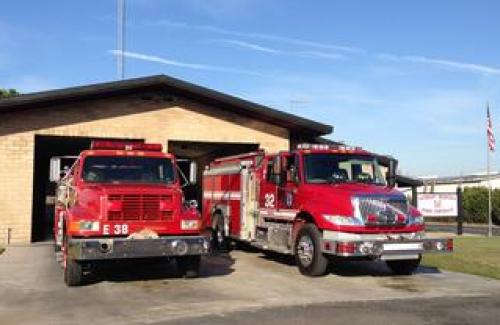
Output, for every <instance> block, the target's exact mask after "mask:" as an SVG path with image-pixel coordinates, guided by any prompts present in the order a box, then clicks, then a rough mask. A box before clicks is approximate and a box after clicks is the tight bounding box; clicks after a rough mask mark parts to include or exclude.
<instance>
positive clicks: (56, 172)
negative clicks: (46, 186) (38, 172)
mask: <svg viewBox="0 0 500 325" xmlns="http://www.w3.org/2000/svg"><path fill="white" fill-rule="evenodd" d="M49 180H50V181H51V182H54V183H57V182H59V181H60V180H61V158H60V157H53V158H50V173H49Z"/></svg>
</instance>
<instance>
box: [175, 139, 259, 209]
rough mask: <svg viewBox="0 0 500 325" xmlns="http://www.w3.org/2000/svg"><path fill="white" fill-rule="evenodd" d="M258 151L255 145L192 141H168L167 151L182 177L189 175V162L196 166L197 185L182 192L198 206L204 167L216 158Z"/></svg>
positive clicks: (200, 199)
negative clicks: (175, 161) (177, 160)
mask: <svg viewBox="0 0 500 325" xmlns="http://www.w3.org/2000/svg"><path fill="white" fill-rule="evenodd" d="M258 149H259V144H257V143H232V142H194V141H168V151H169V152H170V153H172V154H174V155H175V156H176V158H177V159H181V160H184V159H185V161H181V162H179V167H180V169H181V171H182V172H183V173H184V175H186V176H187V175H189V162H190V161H192V160H194V161H196V163H197V164H198V175H197V183H196V184H195V185H188V186H186V187H185V188H184V189H183V190H184V195H185V197H186V199H187V200H196V201H198V203H199V204H200V208H201V204H202V202H203V200H202V188H203V187H202V186H203V184H202V176H203V171H204V170H205V166H207V165H208V164H210V162H211V161H212V160H214V159H216V158H220V157H224V156H230V155H237V154H241V153H246V152H251V151H256V150H258Z"/></svg>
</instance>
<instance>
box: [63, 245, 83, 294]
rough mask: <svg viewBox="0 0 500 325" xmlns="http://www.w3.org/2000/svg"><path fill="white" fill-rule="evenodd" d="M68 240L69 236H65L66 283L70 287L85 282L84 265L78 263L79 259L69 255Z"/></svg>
mask: <svg viewBox="0 0 500 325" xmlns="http://www.w3.org/2000/svg"><path fill="white" fill-rule="evenodd" d="M68 242H69V238H68V236H64V252H63V266H64V283H66V285H67V286H68V287H75V286H80V285H82V284H83V267H82V265H81V264H80V263H78V261H75V260H74V259H72V258H70V257H69V256H68V247H69V244H68Z"/></svg>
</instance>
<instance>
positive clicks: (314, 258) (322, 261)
mask: <svg viewBox="0 0 500 325" xmlns="http://www.w3.org/2000/svg"><path fill="white" fill-rule="evenodd" d="M294 253H295V262H296V263H297V266H298V268H299V271H300V273H302V274H304V275H307V276H321V275H325V274H326V271H327V269H328V259H327V258H326V256H325V255H323V252H322V251H321V233H320V232H319V230H318V228H317V227H316V226H315V225H314V224H311V223H309V224H306V225H304V226H303V227H302V229H300V231H299V233H298V235H297V240H296V241H295V247H294Z"/></svg>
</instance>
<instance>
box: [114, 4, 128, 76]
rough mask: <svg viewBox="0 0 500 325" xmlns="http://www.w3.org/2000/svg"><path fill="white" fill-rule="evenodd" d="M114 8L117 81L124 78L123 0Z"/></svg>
mask: <svg viewBox="0 0 500 325" xmlns="http://www.w3.org/2000/svg"><path fill="white" fill-rule="evenodd" d="M116 4H117V8H116V31H117V38H116V40H117V44H116V45H117V46H116V47H117V49H118V51H119V53H118V56H117V76H118V79H121V80H123V79H124V78H125V53H124V52H125V16H126V14H125V0H117V3H116Z"/></svg>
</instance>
